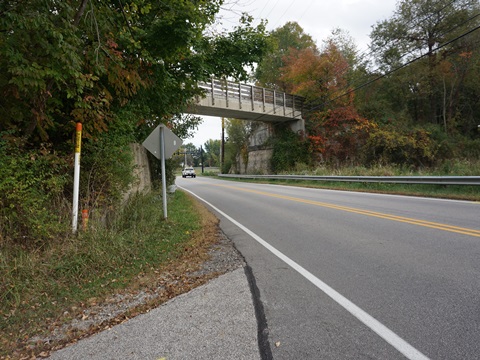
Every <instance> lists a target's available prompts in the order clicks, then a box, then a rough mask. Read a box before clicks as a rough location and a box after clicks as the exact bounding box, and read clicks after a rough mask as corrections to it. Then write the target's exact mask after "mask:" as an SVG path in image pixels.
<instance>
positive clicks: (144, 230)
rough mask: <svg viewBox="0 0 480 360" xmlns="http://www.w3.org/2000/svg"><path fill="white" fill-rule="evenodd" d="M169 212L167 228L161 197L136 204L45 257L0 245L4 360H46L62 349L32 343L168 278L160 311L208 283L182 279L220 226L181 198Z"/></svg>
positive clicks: (42, 252) (0, 351)
mask: <svg viewBox="0 0 480 360" xmlns="http://www.w3.org/2000/svg"><path fill="white" fill-rule="evenodd" d="M168 206H169V208H168V209H169V218H168V220H167V221H165V220H163V216H162V212H161V208H162V201H161V198H160V196H159V195H158V194H155V193H151V194H148V195H143V196H136V197H135V198H133V199H132V200H131V201H130V202H129V204H128V205H127V206H126V207H125V208H124V209H122V210H121V211H119V212H118V213H117V214H116V216H115V219H113V221H112V222H111V225H110V226H109V227H108V229H105V227H104V226H99V225H98V224H97V225H98V226H97V225H95V224H92V228H91V229H89V231H87V232H85V233H80V234H79V235H78V236H76V237H73V236H72V237H68V238H65V239H59V240H58V241H57V242H55V243H52V244H49V245H48V248H42V249H24V248H21V247H18V246H14V245H13V244H0V274H1V283H0V287H1V289H0V290H1V291H0V297H1V299H0V300H1V301H0V358H7V359H8V358H14V359H15V358H32V357H33V356H34V355H39V354H48V350H49V349H51V348H52V347H54V346H56V345H57V346H58V344H48V346H46V345H45V344H39V343H34V342H32V341H33V340H32V339H35V338H38V337H41V336H43V335H45V334H47V333H49V332H51V331H52V329H53V328H54V327H56V326H60V325H61V324H63V323H68V322H69V321H71V320H72V319H75V318H78V317H81V316H82V310H83V309H84V308H85V307H87V306H89V305H91V304H92V303H99V302H102V301H104V300H105V299H106V298H107V297H109V296H111V294H114V293H125V292H127V293H128V292H129V291H135V290H136V289H138V288H148V287H149V286H156V285H155V284H156V283H157V282H159V281H160V280H159V279H160V278H161V277H162V279H163V280H162V281H164V279H165V276H164V275H165V273H169V274H170V277H172V278H174V281H173V282H172V284H173V285H171V286H170V285H169V286H168V287H167V288H166V291H165V294H164V296H162V297H161V298H159V299H158V300H157V302H160V303H161V302H163V301H166V300H168V298H171V297H173V296H175V295H177V294H179V293H182V292H185V291H188V290H190V289H191V288H193V287H195V286H197V285H200V284H201V283H204V282H205V281H206V278H205V279H203V278H201V277H198V278H195V279H186V278H183V277H182V274H184V273H185V272H188V271H191V270H194V269H195V268H197V267H198V266H199V264H200V263H201V262H202V261H204V260H205V259H206V258H207V257H208V251H209V248H210V246H211V245H212V244H213V243H214V242H215V241H216V235H217V219H216V218H215V217H214V216H213V215H212V214H210V213H209V212H208V211H207V210H206V209H205V208H204V207H202V206H201V205H200V204H198V203H196V202H195V201H193V200H192V199H191V198H190V197H188V196H187V195H186V194H185V193H183V192H180V191H177V192H176V193H175V194H173V195H169V205H168ZM91 330H92V329H90V330H89V331H91ZM71 335H72V336H71V340H72V339H74V338H78V337H81V336H82V334H78V333H77V334H71ZM45 351H47V352H45Z"/></svg>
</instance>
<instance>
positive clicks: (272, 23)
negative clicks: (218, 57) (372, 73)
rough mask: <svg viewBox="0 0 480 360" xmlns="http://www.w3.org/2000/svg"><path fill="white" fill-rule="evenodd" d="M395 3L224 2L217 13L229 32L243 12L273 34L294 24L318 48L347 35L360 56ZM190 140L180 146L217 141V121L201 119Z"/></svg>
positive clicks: (334, 0)
mask: <svg viewBox="0 0 480 360" xmlns="http://www.w3.org/2000/svg"><path fill="white" fill-rule="evenodd" d="M396 3H397V0H225V4H224V5H223V6H222V11H221V12H220V13H219V19H220V20H219V21H221V24H220V25H219V26H221V27H222V29H226V30H228V29H231V28H233V27H234V26H235V25H237V24H238V18H239V14H241V13H242V12H246V13H248V14H249V15H251V16H253V18H254V19H255V22H254V25H257V24H258V23H259V22H260V19H266V20H267V21H268V23H267V30H269V31H270V30H274V29H276V28H278V27H281V26H283V25H284V24H285V23H287V22H288V21H296V22H297V23H298V24H299V25H300V26H301V27H302V28H303V30H304V32H305V33H306V34H309V35H310V36H311V37H312V38H313V40H315V41H316V43H317V45H318V46H319V47H320V46H321V45H322V42H323V40H325V39H327V38H328V37H329V35H330V34H331V32H332V30H333V29H336V28H340V29H342V30H345V31H347V32H348V33H349V34H350V35H351V36H352V38H353V39H354V41H355V43H356V45H357V47H358V50H359V51H360V52H362V51H365V50H367V48H368V44H369V42H370V40H369V34H370V32H371V30H372V26H373V25H375V24H376V23H377V22H379V21H382V20H385V19H388V18H390V17H391V16H392V15H393V12H394V11H395V8H396ZM203 119H204V120H203V123H202V124H201V125H200V126H199V128H198V130H197V131H196V133H195V135H194V137H193V138H189V139H184V143H193V144H194V145H195V146H196V147H200V145H203V144H204V143H205V142H207V141H208V140H209V139H214V140H215V139H220V138H221V131H222V130H221V120H220V118H216V117H208V116H203Z"/></svg>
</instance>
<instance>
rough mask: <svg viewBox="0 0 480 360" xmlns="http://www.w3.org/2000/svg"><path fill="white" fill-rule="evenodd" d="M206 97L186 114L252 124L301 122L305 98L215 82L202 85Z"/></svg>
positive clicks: (254, 87)
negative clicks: (223, 118) (260, 122)
mask: <svg viewBox="0 0 480 360" xmlns="http://www.w3.org/2000/svg"><path fill="white" fill-rule="evenodd" d="M200 87H201V88H202V89H203V90H204V91H205V97H203V98H197V99H196V103H195V104H194V105H192V106H191V107H190V108H189V109H188V110H187V112H188V113H191V114H197V115H206V116H219V117H229V118H235V119H243V120H250V121H265V122H290V121H302V120H303V119H302V109H303V98H302V97H299V96H294V95H290V94H285V93H283V92H279V91H275V90H270V89H265V88H261V87H258V86H253V85H246V84H239V83H234V82H231V81H224V80H217V79H212V81H211V82H208V83H201V84H200Z"/></svg>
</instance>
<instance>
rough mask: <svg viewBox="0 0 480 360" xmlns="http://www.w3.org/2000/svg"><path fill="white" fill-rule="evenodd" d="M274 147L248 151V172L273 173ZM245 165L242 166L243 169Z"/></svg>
mask: <svg viewBox="0 0 480 360" xmlns="http://www.w3.org/2000/svg"><path fill="white" fill-rule="evenodd" d="M272 153H273V150H272V149H262V150H254V151H249V152H248V164H247V174H265V175H268V174H271V169H270V159H271V158H272ZM244 168H245V167H244V166H242V167H241V169H242V170H243V169H244Z"/></svg>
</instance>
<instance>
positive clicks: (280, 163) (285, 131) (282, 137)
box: [269, 127, 311, 173]
mask: <svg viewBox="0 0 480 360" xmlns="http://www.w3.org/2000/svg"><path fill="white" fill-rule="evenodd" d="M269 141H270V144H271V145H272V146H273V153H272V158H271V164H270V165H271V169H272V171H273V173H279V172H283V171H289V170H292V169H294V168H295V166H296V164H298V163H303V164H309V163H310V162H311V161H310V155H309V152H308V144H307V142H306V141H304V140H302V139H301V137H300V136H299V135H297V134H295V133H294V132H293V131H292V130H290V128H288V127H283V128H278V129H277V131H276V134H275V136H274V137H273V138H272V139H270V140H269Z"/></svg>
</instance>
